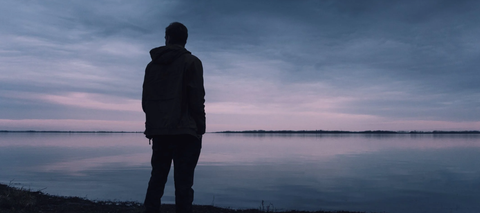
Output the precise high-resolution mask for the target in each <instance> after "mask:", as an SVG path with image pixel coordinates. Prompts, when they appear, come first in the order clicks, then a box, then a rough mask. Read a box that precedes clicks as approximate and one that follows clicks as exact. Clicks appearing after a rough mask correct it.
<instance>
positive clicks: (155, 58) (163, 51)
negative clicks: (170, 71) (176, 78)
mask: <svg viewBox="0 0 480 213" xmlns="http://www.w3.org/2000/svg"><path fill="white" fill-rule="evenodd" d="M186 53H188V54H191V53H190V52H189V51H188V50H186V49H185V48H184V47H182V46H178V45H168V46H161V47H157V48H153V49H152V50H150V57H151V58H152V62H153V63H156V64H157V63H158V64H170V63H172V62H173V61H175V59H177V58H178V57H180V56H182V55H183V54H186Z"/></svg>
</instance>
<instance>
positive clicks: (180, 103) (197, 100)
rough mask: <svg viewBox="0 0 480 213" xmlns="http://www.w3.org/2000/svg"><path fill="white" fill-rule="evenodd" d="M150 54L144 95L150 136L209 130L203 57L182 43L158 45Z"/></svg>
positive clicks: (196, 134) (143, 101)
mask: <svg viewBox="0 0 480 213" xmlns="http://www.w3.org/2000/svg"><path fill="white" fill-rule="evenodd" d="M150 55H151V58H152V61H151V62H150V63H149V64H148V65H147V68H146V70H145V79H144V84H143V95H142V108H143V111H144V112H145V113H146V123H145V127H146V130H145V134H146V136H147V137H149V138H150V137H152V136H153V135H170V134H190V135H194V136H198V135H201V134H203V133H205V110H204V103H205V99H204V96H205V90H204V88H203V68H202V63H201V61H200V60H199V59H198V58H197V57H195V56H193V55H191V53H190V52H189V51H187V50H186V49H185V48H183V47H181V46H179V45H167V46H163V47H158V48H154V49H152V50H151V51H150Z"/></svg>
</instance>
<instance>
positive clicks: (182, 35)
mask: <svg viewBox="0 0 480 213" xmlns="http://www.w3.org/2000/svg"><path fill="white" fill-rule="evenodd" d="M165 35H166V36H168V37H169V43H171V44H180V45H184V46H185V44H186V43H187V38H188V30H187V27H185V25H183V24H182V23H180V22H173V23H171V24H170V25H168V27H167V28H165Z"/></svg>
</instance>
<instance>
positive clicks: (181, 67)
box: [142, 22, 205, 213]
mask: <svg viewBox="0 0 480 213" xmlns="http://www.w3.org/2000/svg"><path fill="white" fill-rule="evenodd" d="M187 37H188V31H187V28H186V27H185V26H184V25H183V24H181V23H178V22H174V23H171V24H170V25H169V26H168V27H167V28H166V30H165V46H162V47H157V48H154V49H152V50H151V51H150V55H151V57H152V61H151V62H150V63H149V64H148V65H147V68H146V69H145V79H144V82H143V94H142V108H143V111H144V112H145V114H146V122H145V136H146V137H147V138H149V139H151V140H153V145H152V150H153V153H152V160H151V163H152V173H151V177H150V181H149V183H148V189H147V194H146V197H145V202H144V205H145V209H146V211H145V212H160V204H161V198H162V196H163V192H164V188H165V183H166V182H167V176H168V173H169V171H170V166H171V164H172V160H173V163H174V179H175V206H176V212H177V213H183V212H192V202H193V189H192V186H193V175H194V171H195V167H196V165H197V162H198V157H199V155H200V149H201V147H202V135H203V134H204V133H205V105H204V103H205V89H204V87H203V68H202V62H201V61H200V60H199V59H198V58H197V57H195V56H194V55H192V54H191V53H190V52H189V51H187V50H186V49H185V44H186V42H187Z"/></svg>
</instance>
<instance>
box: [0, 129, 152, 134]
mask: <svg viewBox="0 0 480 213" xmlns="http://www.w3.org/2000/svg"><path fill="white" fill-rule="evenodd" d="M0 132H27V133H28V132H31V133H143V132H139V131H63V130H0Z"/></svg>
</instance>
